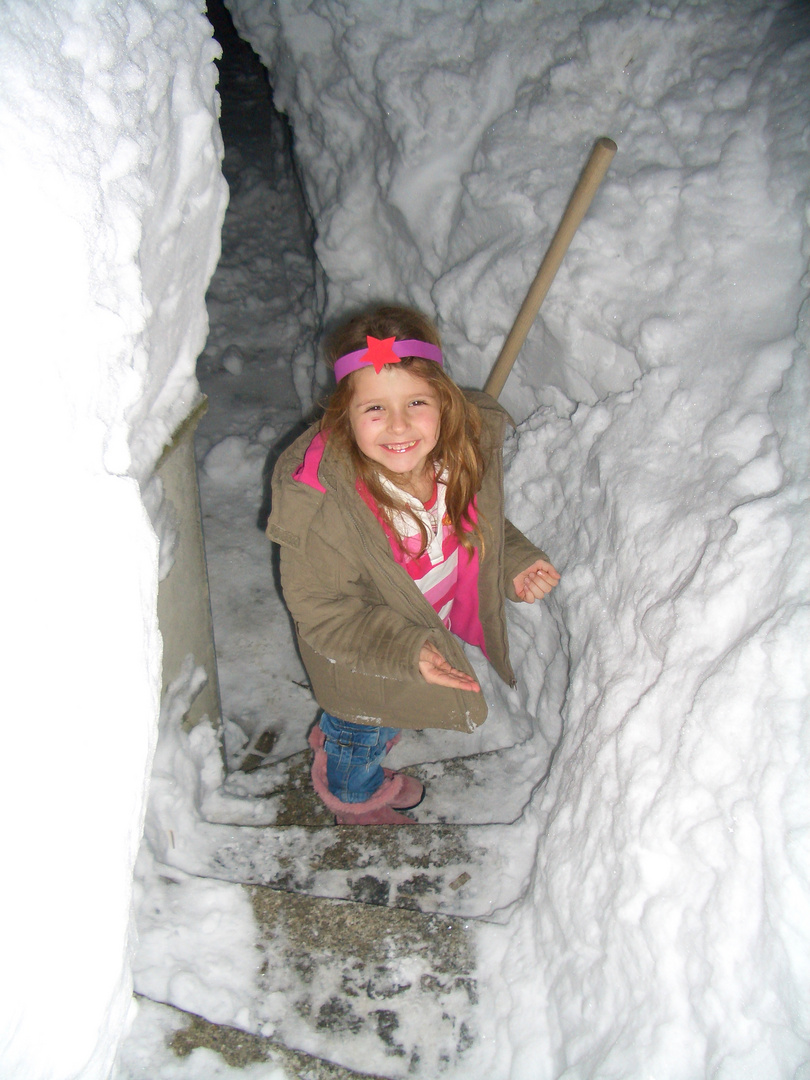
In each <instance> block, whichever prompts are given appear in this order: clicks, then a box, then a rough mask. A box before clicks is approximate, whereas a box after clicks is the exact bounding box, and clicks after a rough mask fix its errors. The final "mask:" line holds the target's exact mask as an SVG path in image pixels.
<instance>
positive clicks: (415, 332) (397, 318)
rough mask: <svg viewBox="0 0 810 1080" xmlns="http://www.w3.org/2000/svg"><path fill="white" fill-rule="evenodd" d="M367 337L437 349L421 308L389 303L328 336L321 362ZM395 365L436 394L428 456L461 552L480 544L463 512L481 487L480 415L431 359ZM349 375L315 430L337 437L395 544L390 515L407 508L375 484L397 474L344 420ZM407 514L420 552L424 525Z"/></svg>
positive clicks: (474, 526)
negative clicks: (365, 448)
mask: <svg viewBox="0 0 810 1080" xmlns="http://www.w3.org/2000/svg"><path fill="white" fill-rule="evenodd" d="M367 335H368V336H370V337H376V338H381V339H385V338H390V337H395V338H396V339H397V340H398V341H407V340H408V339H410V338H417V339H419V340H420V341H427V342H429V343H430V344H432V345H438V346H439V347H440V348H441V340H440V338H439V332H438V330H437V329H436V327H435V326H434V325H433V323H432V322H431V321H430V319H428V318H427V317H426V316H425V315H422V313H421V312H419V311H415V310H413V309H412V308H406V307H398V306H395V305H388V306H385V307H375V308H372V309H370V310H369V311H366V312H362V313H361V314H359V315H355V316H354V317H353V318H351V319H349V321H348V322H346V323H344V324H343V325H342V326H341V327H340V328H339V329H338V330H337V331H336V332H335V333H334V334H333V335H332V337H331V338H330V340H329V341H328V343H327V347H326V362H327V364H328V365H329V367H332V368H334V365H335V361H336V360H338V359H339V358H340V357H341V356H345V354H346V353H350V352H354V351H355V350H356V349H362V348H364V347H365V345H366V336H367ZM401 363H402V366H403V369H404V370H405V371H409V372H410V373H411V374H413V375H416V376H417V377H418V378H421V379H425V381H426V382H428V383H430V385H431V388H432V389H433V390H434V392H435V393H436V394H437V396H438V398H439V409H440V421H439V438H438V441H437V443H436V445H435V447H434V448H433V450H432V451H431V453H430V456H429V459H428V460H429V462H430V464H431V465H433V466H434V467H435V466H439V469H440V470H442V469H444V470H446V473H447V477H446V482H447V500H446V506H447V515H448V517H449V519H450V524H451V525H452V527H453V530H454V532H455V533H456V536H457V537H458V539H459V541H460V543H461V544H462V545H463V546H464V548H465V549H466V550H467V551H471V550H472V548H473V544H474V539H475V538H478V540H479V542H480V543H481V544H482V546H483V534H482V532H481V529H480V528H479V526H478V524H477V523H476V522H474V521H473V520H472V519H471V518H470V514H469V506H470V504H471V503H472V500H473V498H474V497H475V495H476V494H477V492H478V490H479V488H480V487H481V481H482V480H483V476H484V456H483V453H482V451H481V414H480V413H479V411H478V409H477V408H476V406H475V405H473V404H472V403H471V402H469V401H468V400H467V398H466V397H465V396H464V394H463V393H462V391H461V390H460V389H459V387H458V386H456V384H455V383H454V382H453V380H452V379H451V378H450V376H449V375H448V374H447V373H446V372H445V371H444V369H443V368H441V367H440V366H439V365H438V364H436V363H434V361H432V360H423V359H420V358H419V357H403V359H402V361H401ZM353 374H354V373H353V372H352V374H350V375H347V376H346V377H345V378H343V379H341V380H340V382H339V383H338V385H337V388H336V390H335V391H334V393H333V394H332V397H331V398H330V399H329V401H328V402H327V404H326V407H325V411H324V414H323V416H322V418H321V424H320V426H321V431H324V432H327V433H328V434H329V437H330V438H333V439H337V440H338V441H339V443H340V444H342V445H343V446H344V447H345V448H346V450H347V451H348V453H349V455H350V457H351V460H352V464H353V465H354V469H355V474H356V475H357V477H358V478H359V479H360V480H362V482H363V483H364V484H365V485H366V488H367V489H368V492H369V494H370V495H371V497H372V498H373V499H374V502H375V503H376V505H377V508H378V510H379V512H380V514H381V516H382V517H383V519H384V520H385V521H386V523H387V524H388V525H389V526H390V527H391V529H392V531H393V532H394V533H395V535H397V537H398V539H399V540H400V542H401V541H402V537H401V536H399V534H398V533H397V532H396V529H395V527H394V514H395V513H396V512H400V513H401V512H403V511H404V512H406V513H408V512H409V511H408V508H407V506H406V505H405V504H404V502H403V503H399V502H397V501H396V500H395V499H394V498H393V497H392V496H391V495H390V494H388V493H387V492H386V490H385V488H384V487H383V486H382V484H381V483H380V480H379V474H380V473H382V474H383V475H384V476H387V478H388V479H389V480H390V481H391V482H392V483H394V484H396V482H397V478H396V476H395V475H394V474H393V473H387V472H386V470H385V469H384V468H383V467H382V466H380V465H379V464H377V463H376V462H372V461H371V460H370V459H369V458H367V457H366V455H365V454H364V453H363V452H362V451H361V450H360V449H359V447H358V446H357V443H356V442H355V440H354V435H353V433H352V428H351V422H350V419H349V408H350V406H351V403H352V398H353V396H354V387H353V382H354V380H353ZM411 516H412V517H413V519H414V521H415V522H416V524H417V525H418V526H419V531H420V533H421V535H422V549H421V550H422V551H424V550H425V548H426V547H427V545H428V543H429V540H430V538H429V537H428V535H427V530H426V529H425V527H424V525H423V524H422V523H421V522H420V521H419V520H418V519H417V518H416V516H415V515H413V514H411Z"/></svg>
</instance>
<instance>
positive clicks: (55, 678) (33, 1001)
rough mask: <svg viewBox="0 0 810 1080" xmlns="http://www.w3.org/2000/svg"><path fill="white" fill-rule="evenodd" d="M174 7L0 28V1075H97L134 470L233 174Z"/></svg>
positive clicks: (176, 388)
mask: <svg viewBox="0 0 810 1080" xmlns="http://www.w3.org/2000/svg"><path fill="white" fill-rule="evenodd" d="M201 8H202V4H200V3H191V2H186V0H129V2H125V3H92V4H91V3H68V2H64V3H62V2H53V0H48V2H44V0H13V2H12V3H10V4H7V5H5V6H4V11H3V20H2V27H0V155H2V162H1V164H0V205H2V206H3V210H4V225H3V242H2V246H0V275H2V289H0V306H2V326H3V346H4V349H3V352H4V359H5V364H4V378H5V381H4V392H5V400H6V405H7V408H6V410H5V413H6V415H5V418H4V422H3V424H2V427H1V428H0V440H1V442H0V461H2V463H3V491H4V496H5V500H6V507H7V514H6V519H5V521H6V526H5V530H4V532H5V536H4V554H5V558H6V566H7V575H6V577H7V582H6V587H5V590H4V598H3V612H4V617H5V624H6V643H5V655H4V659H5V660H6V661H7V671H6V676H5V687H6V691H7V696H6V704H5V743H4V751H5V754H6V762H7V768H6V776H5V778H4V782H3V785H2V792H1V793H0V801H1V804H2V805H1V807H0V809H1V811H2V820H3V852H4V858H5V861H6V874H5V879H4V892H3V902H4V907H3V915H4V918H3V925H2V931H0V933H2V937H3V940H2V945H0V953H1V954H2V956H3V963H2V974H0V1063H1V1064H0V1072H2V1074H3V1075H4V1076H13V1077H15V1080H28V1078H31V1080H34V1078H40V1077H46V1076H47V1077H49V1078H58V1077H83V1078H95V1077H99V1078H101V1077H106V1076H108V1075H109V1072H110V1068H111V1064H112V1059H113V1056H114V1053H115V1049H116V1045H117V1042H118V1040H119V1038H120V1036H121V1033H122V1031H123V1029H124V1026H125V1022H126V1014H127V1011H128V1009H129V1005H130V991H131V979H130V973H129V964H128V959H127V934H128V923H129V908H130V895H131V888H132V867H133V863H134V860H135V856H136V851H137V845H138V841H139V838H140V832H141V827H142V817H143V807H144V789H145V785H146V777H147V775H148V769H149V764H150V759H151V755H152V752H153V749H154V742H155V736H156V728H157V715H158V695H159V690H160V652H161V647H160V639H159V634H158V629H157V622H156V614H155V611H156V591H157V577H158V572H157V540H156V537H155V534H154V531H153V528H152V526H151V524H150V521H149V518H148V516H147V514H146V512H145V509H144V505H143V502H142V499H141V494H140V490H139V485H138V480H143V479H145V478H147V477H148V476H149V473H150V471H151V468H152V466H153V465H154V463H155V460H156V459H157V457H158V455H159V454H160V452H161V450H162V448H163V445H164V443H165V441H166V439H167V437H168V436H169V435H170V434H171V432H172V431H173V429H174V428H175V426H176V425H177V423H178V422H179V421H180V420H182V419H183V417H184V416H185V415H186V414H187V412H188V411H189V409H190V408H191V405H192V404H193V402H194V400H195V398H196V397H197V396H198V393H199V391H198V389H197V385H196V380H195V378H194V360H195V358H196V355H197V353H198V352H199V351H200V349H201V347H202V343H203V340H204V335H205V330H206V314H205V306H204V292H205V287H206V284H207V280H208V277H209V276H210V274H211V271H212V269H213V266H214V263H215V259H216V255H217V250H218V236H217V231H218V227H219V224H220V221H221V217H222V213H223V210H224V201H225V192H224V185H223V181H222V178H221V175H220V173H219V168H218V162H219V158H220V153H221V151H220V144H219V134H218V129H217V126H216V120H215V95H214V84H215V78H216V72H215V69H214V66H213V64H212V62H211V61H212V58H213V56H214V51H215V48H216V46H215V45H214V44H213V43H212V41H211V29H210V26H209V25H208V23H207V22H206V20H205V19H204V18H203V17H202V15H201Z"/></svg>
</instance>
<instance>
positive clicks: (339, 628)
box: [281, 530, 431, 681]
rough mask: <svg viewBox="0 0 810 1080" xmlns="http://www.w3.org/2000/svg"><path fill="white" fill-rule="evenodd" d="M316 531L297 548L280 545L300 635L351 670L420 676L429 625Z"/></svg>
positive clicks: (284, 576)
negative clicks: (397, 604)
mask: <svg viewBox="0 0 810 1080" xmlns="http://www.w3.org/2000/svg"><path fill="white" fill-rule="evenodd" d="M335 542H336V547H333V546H332V545H331V544H330V543H328V542H327V541H326V540H325V539H324V538H323V537H321V536H319V535H318V534H317V533H316V532H315V531H314V530H313V531H311V532H310V533H309V534H308V536H307V539H306V542H305V544H303V545H302V547H300V548H298V549H294V548H290V547H286V546H282V548H281V585H282V589H283V591H284V599H285V602H286V604H287V607H288V608H289V610H290V613H291V615H292V617H293V620H294V621H295V625H296V629H297V632H298V634H299V636H300V637H301V638H302V639H303V640H304V641H305V642H306V643H307V645H308V646H309V647H310V648H311V649H312V650H313V651H314V652H316V653H319V654H320V655H322V656H324V657H325V658H326V659H327V660H329V661H331V662H333V663H336V664H340V665H343V666H346V667H348V668H349V669H350V670H351V671H355V672H359V673H360V674H363V675H373V676H377V677H380V678H389V679H398V680H400V681H407V680H421V679H422V676H421V674H420V672H419V668H418V661H419V652H420V650H421V648H422V646H423V645H424V644H425V642H426V641H427V640H428V638H430V636H431V629H430V627H428V626H420V625H419V624H418V623H416V622H414V621H411V620H409V619H408V618H406V617H405V616H403V615H402V614H400V613H399V612H398V611H395V610H394V609H393V608H391V607H390V606H389V605H388V604H385V603H384V602H383V600H382V597H381V596H380V595H379V593H378V592H377V590H376V589H375V588H374V586H373V584H372V582H371V581H370V580H369V579H368V576H367V575H366V574H364V573H363V571H362V567H361V566H358V565H355V564H353V563H352V562H351V561H350V560H348V559H347V558H346V556H345V548H344V550H343V552H341V549H340V540H339V538H337V537H336V538H335Z"/></svg>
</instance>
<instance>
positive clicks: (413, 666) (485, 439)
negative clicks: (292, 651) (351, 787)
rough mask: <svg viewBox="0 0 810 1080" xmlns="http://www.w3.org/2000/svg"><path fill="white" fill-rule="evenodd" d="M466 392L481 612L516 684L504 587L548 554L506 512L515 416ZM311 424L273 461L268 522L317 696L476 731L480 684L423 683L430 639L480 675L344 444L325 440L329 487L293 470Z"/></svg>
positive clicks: (496, 656) (481, 715)
mask: <svg viewBox="0 0 810 1080" xmlns="http://www.w3.org/2000/svg"><path fill="white" fill-rule="evenodd" d="M468 397H469V398H470V399H471V400H472V401H473V403H474V404H475V405H477V406H478V408H479V409H480V410H481V415H482V418H483V434H482V448H483V451H484V456H485V460H486V471H485V475H484V481H483V484H482V486H481V490H480V492H479V493H478V500H477V507H478V519H479V524H480V526H481V528H482V531H483V533H484V540H485V545H484V555H483V557H480V563H479V579H478V592H479V596H478V605H479V618H480V620H481V623H482V626H483V631H484V641H485V643H486V652H487V655H488V657H489V661H490V663H491V664H492V666H493V667H494V668H495V670H496V671H497V672H498V674H499V675H500V676H501V678H502V679H504V680H505V681H506V682H508V683H509V684H510V685H514V674H513V672H512V668H511V665H510V663H509V649H508V644H507V635H506V614H505V610H504V597H506V596H508V597H509V598H510V599H512V600H517V596H516V594H515V591H514V586H513V584H512V582H513V579H514V578H515V577H516V576H517V575H518V574H519V573H521V571H523V570H525V569H526V568H527V567H529V566H530V565H531V564H532V563H533V562H534V561H535V560H536V559H545V558H547V556H546V555H545V554H544V553H543V552H542V551H541V550H540V549H539V548H537V547H535V545H534V544H532V543H531V542H530V541H529V540H527V539H526V537H525V536H523V534H522V533H521V532H519V531H518V530H517V529H516V528H515V527H514V526H513V525H512V524H511V523H510V522H509V521H507V520H506V519H505V518H504V512H503V463H502V454H501V449H502V444H503V434H504V429H505V425H506V423H507V422H508V416H507V414H506V413H505V412H504V411H503V409H502V408H501V407H500V406H499V405H498V404H497V403H496V402H495V401H494V400H493V399H492V398H490V397H489V396H487V395H486V394H482V393H469V394H468ZM316 432H317V428H316V427H313V428H311V429H310V430H309V431H307V432H306V433H305V434H304V435H302V436H301V437H300V438H299V439H297V440H296V442H294V443H293V444H292V445H291V446H290V447H289V448H288V449H287V450H286V451H285V452H284V453H283V454H282V456H281V457H280V458H279V460H278V462H277V464H276V467H275V471H274V473H273V496H272V512H271V515H270V520H269V523H268V526H267V534H268V536H269V537H270V539H271V540H274V541H276V542H277V543H278V544H280V546H281V583H282V588H283V591H284V599H285V601H286V603H287V606H288V608H289V609H290V613H291V614H292V617H293V620H294V622H295V627H296V632H297V635H298V645H299V648H300V651H301V658H302V660H303V661H304V665H305V667H306V669H307V672H308V674H309V678H310V681H311V683H312V689H313V692H314V694H315V697H316V699H317V701H318V704H319V705H320V706H321V708H322V709H324V710H325V711H326V712H329V713H331V714H332V715H333V716H337V717H339V718H340V719H342V720H348V721H351V722H353V723H360V724H375V725H376V724H381V725H383V726H385V727H397V728H400V727H401V728H434V727H435V728H455V729H458V730H461V731H471V730H472V729H473V728H474V727H476V726H477V725H478V724H480V723H482V722H483V721H484V719H485V718H486V715H487V706H486V702H485V701H484V698H483V695H482V694H481V693H476V692H473V691H469V690H454V689H450V688H448V687H442V686H435V685H432V684H428V683H427V682H426V681H425V680H424V678H423V677H422V675H421V674H420V672H419V668H418V660H419V653H420V650H421V648H422V646H423V645H424V644H425V642H426V641H428V640H429V641H431V642H433V644H434V645H435V646H436V648H437V649H438V650H439V652H441V653H442V655H443V656H444V657H445V658H446V659H447V660H448V661H449V662H450V663H451V664H452V665H453V666H454V667H456V668H459V669H460V670H461V671H466V672H468V673H469V674H470V675H473V674H474V673H473V671H472V668H471V667H470V664H469V661H468V660H467V657H466V656H465V653H464V650H463V648H462V646H461V643H460V641H459V639H458V638H457V637H455V636H454V635H453V634H452V633H451V632H450V631H449V630H447V629H446V627H445V626H444V624H443V623H442V621H441V619H440V618H439V616H438V615H437V613H436V612H435V611H434V610H433V608H432V607H431V605H430V604H429V603H428V601H427V600H426V599H425V598H424V596H423V595H422V593H421V592H420V591H419V589H418V588H417V586H416V585H415V584H414V582H413V580H412V579H411V578H410V577H409V575H408V572H407V571H406V570H405V569H404V568H403V567H402V566H400V565H399V564H398V563H397V562H396V561H395V559H394V557H393V555H392V553H391V548H390V544H389V542H388V539H387V537H386V535H385V533H384V532H383V529H382V526H381V525H380V523H379V522H378V521H377V519H376V517H375V516H374V514H373V513H372V511H371V510H370V509H369V508H368V506H367V505H366V504H365V502H364V501H363V500H362V498H361V497H360V495H359V494H358V493H357V491H356V489H355V477H354V475H353V473H352V470H351V464H350V462H349V461H348V458H347V456H346V455H345V454H344V453H341V452H339V451H338V450H337V449H336V448H335V447H334V446H332V445H330V443H329V441H327V443H326V447H325V450H324V453H323V458H322V460H321V462H320V466H319V468H318V474H317V477H318V481H319V482H320V484H321V485H322V486H323V487H324V488H325V489H326V490H325V491H324V492H321V491H318V490H316V488H315V487H312V486H309V485H307V484H306V483H302V482H301V481H299V480H294V479H293V473H294V472H295V471H296V469H297V468H298V467H299V465H301V463H302V461H303V459H304V455H305V453H306V451H307V449H308V447H309V445H310V443H311V442H312V439H313V438H314V436H315V434H316ZM479 555H480V552H479Z"/></svg>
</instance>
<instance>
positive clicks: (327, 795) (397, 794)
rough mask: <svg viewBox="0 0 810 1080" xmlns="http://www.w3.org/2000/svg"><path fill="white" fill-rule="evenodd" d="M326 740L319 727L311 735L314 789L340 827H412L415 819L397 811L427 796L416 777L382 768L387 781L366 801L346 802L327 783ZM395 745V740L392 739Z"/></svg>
mask: <svg viewBox="0 0 810 1080" xmlns="http://www.w3.org/2000/svg"><path fill="white" fill-rule="evenodd" d="M325 741H326V739H325V737H324V734H323V732H322V731H321V729H320V728H319V727H318V725H317V724H316V725H315V727H314V728H313V729H312V731H311V732H310V734H309V745H310V746H311V747H312V749H313V750H314V752H315V758H314V760H313V762H312V786H313V787H314V788H315V791H316V792H317V794H318V795H319V796H320V798H321V800H322V802H323V803H324V805H325V806H326V807H327V809H329V810H331V811H332V813H333V814H334V815H335V823H336V824H337V825H413V823H414V820H413V818H411V817H408V816H407V815H406V814H399V813H397V810H411V809H413V807H414V806H418V805H419V803H420V802H421V801H422V799H423V798H424V796H425V789H424V787H423V786H422V784H420V783H419V781H418V780H417V779H416V778H415V777H413V776H406V775H405V773H396V772H392V771H391V770H390V769H383V772H384V773H385V780H383V782H382V784H381V785H380V786H379V787H378V788H377V790H376V791H375V792H374V794H373V795H371V796H370V797H369V798H368V799H366V800H365V802H360V803H345V802H343V801H342V800H341V799H338V798H337V796H335V795H333V794H332V792H331V791H330V790H329V785H328V783H327V780H326V751H325V750H324V748H323V744H324V743H325ZM392 742H393V740H392Z"/></svg>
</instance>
